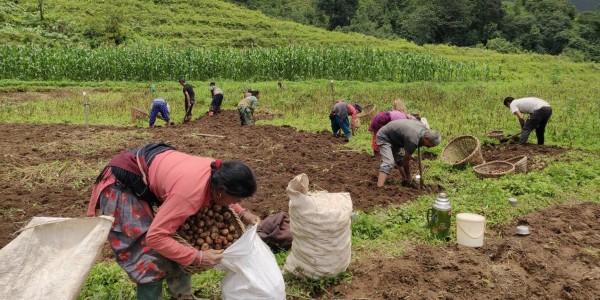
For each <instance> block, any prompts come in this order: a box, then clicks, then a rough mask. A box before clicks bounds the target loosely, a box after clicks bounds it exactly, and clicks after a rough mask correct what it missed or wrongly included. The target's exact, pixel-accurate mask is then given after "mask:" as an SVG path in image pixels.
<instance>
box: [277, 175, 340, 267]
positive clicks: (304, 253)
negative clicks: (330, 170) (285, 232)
mask: <svg viewBox="0 0 600 300" xmlns="http://www.w3.org/2000/svg"><path fill="white" fill-rule="evenodd" d="M308 183H309V181H308V177H307V176H306V174H300V175H298V176H296V177H295V178H294V179H292V181H290V182H289V183H288V187H287V190H286V192H287V194H288V196H289V197H290V203H289V215H290V227H291V231H292V237H293V240H292V251H291V252H290V254H289V255H288V257H287V260H286V262H285V265H284V267H283V269H284V271H286V272H290V273H293V274H296V275H304V276H307V277H310V278H319V277H324V276H334V275H336V274H338V273H340V272H343V271H345V270H346V268H348V265H349V264H350V254H351V246H352V241H351V235H352V231H351V228H350V216H351V215H352V200H351V199H350V194H349V193H328V192H326V191H315V192H309V190H308Z"/></svg>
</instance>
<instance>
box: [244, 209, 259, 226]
mask: <svg viewBox="0 0 600 300" xmlns="http://www.w3.org/2000/svg"><path fill="white" fill-rule="evenodd" d="M240 219H241V220H242V222H244V224H246V225H250V224H258V223H260V217H258V216H257V215H255V214H253V213H251V212H249V211H245V212H244V213H242V216H241V217H240Z"/></svg>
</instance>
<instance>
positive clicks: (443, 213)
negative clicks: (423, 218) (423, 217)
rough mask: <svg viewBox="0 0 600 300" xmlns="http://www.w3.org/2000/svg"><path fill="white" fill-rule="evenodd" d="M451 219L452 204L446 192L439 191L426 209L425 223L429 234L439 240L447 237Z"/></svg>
mask: <svg viewBox="0 0 600 300" xmlns="http://www.w3.org/2000/svg"><path fill="white" fill-rule="evenodd" d="M451 219H452V206H451V205H450V200H448V196H447V195H446V193H440V194H439V195H438V197H437V199H436V200H435V202H434V203H433V205H432V207H431V208H429V209H428V210H427V223H428V224H429V229H430V230H431V234H432V235H433V236H434V237H436V238H438V239H441V240H446V239H448V238H449V231H450V221H451Z"/></svg>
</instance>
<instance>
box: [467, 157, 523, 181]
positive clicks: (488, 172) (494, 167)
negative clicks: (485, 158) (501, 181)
mask: <svg viewBox="0 0 600 300" xmlns="http://www.w3.org/2000/svg"><path fill="white" fill-rule="evenodd" d="M473 172H475V175H476V176H477V178H479V179H483V178H500V177H502V176H504V175H506V174H512V173H514V172H515V165H513V164H511V163H509V162H505V161H499V160H497V161H492V162H489V163H485V164H481V165H478V166H474V167H473Z"/></svg>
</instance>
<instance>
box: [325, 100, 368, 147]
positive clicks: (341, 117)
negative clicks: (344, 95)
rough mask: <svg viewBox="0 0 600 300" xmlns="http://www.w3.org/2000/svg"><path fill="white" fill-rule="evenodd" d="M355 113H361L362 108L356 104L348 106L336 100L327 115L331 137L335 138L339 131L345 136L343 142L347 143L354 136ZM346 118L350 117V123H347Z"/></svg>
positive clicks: (342, 101)
mask: <svg viewBox="0 0 600 300" xmlns="http://www.w3.org/2000/svg"><path fill="white" fill-rule="evenodd" d="M357 112H362V107H361V106H360V105H359V104H358V103H354V104H349V103H347V102H345V101H344V100H336V101H335V104H334V105H333V107H332V108H331V112H330V113H329V120H330V121H331V130H332V131H333V136H334V137H337V136H339V135H338V132H339V131H340V129H341V130H342V131H343V132H344V134H345V135H346V139H345V141H346V142H348V141H349V140H350V138H351V137H352V135H354V134H355V129H356V118H357V116H356V115H357ZM348 116H352V121H351V122H348Z"/></svg>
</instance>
